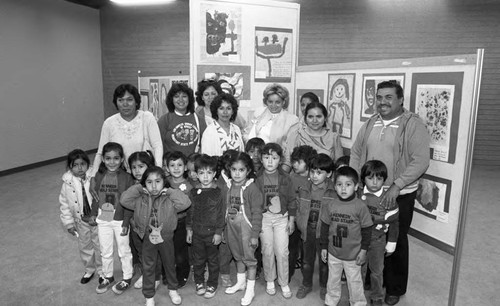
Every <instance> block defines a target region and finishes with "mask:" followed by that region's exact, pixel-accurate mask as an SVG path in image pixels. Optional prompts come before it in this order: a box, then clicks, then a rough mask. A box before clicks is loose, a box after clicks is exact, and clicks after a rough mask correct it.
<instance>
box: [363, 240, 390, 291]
mask: <svg viewBox="0 0 500 306" xmlns="http://www.w3.org/2000/svg"><path fill="white" fill-rule="evenodd" d="M385 241H386V239H385V235H381V236H379V237H373V236H372V239H371V241H370V247H369V248H368V252H367V253H366V264H364V265H363V266H362V267H361V272H362V275H363V279H365V277H366V271H367V268H370V284H371V292H370V299H371V300H373V301H375V300H382V299H384V290H383V288H382V280H383V273H384V256H385Z"/></svg>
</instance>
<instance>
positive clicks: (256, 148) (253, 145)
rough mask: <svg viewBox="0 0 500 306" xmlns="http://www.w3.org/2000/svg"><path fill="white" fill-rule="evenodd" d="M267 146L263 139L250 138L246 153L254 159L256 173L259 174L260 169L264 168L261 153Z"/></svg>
mask: <svg viewBox="0 0 500 306" xmlns="http://www.w3.org/2000/svg"><path fill="white" fill-rule="evenodd" d="M265 144H266V143H265V142H264V140H262V138H259V137H254V138H250V139H249V140H248V141H247V144H246V145H245V152H246V153H247V154H248V155H250V157H251V158H252V161H253V167H254V169H253V170H254V171H255V173H257V172H259V170H260V168H262V162H261V160H260V152H261V151H262V148H263V147H264V145H265Z"/></svg>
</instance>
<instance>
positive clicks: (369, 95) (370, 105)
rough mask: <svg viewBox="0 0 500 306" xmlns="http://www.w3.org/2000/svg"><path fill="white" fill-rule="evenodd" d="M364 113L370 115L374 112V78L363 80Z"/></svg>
mask: <svg viewBox="0 0 500 306" xmlns="http://www.w3.org/2000/svg"><path fill="white" fill-rule="evenodd" d="M365 104H366V105H365V107H366V108H365V111H364V113H365V115H368V116H371V115H373V114H374V113H375V109H374V106H375V80H366V82H365Z"/></svg>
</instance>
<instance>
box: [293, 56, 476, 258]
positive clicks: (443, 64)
mask: <svg viewBox="0 0 500 306" xmlns="http://www.w3.org/2000/svg"><path fill="white" fill-rule="evenodd" d="M476 60H477V55H475V54H468V55H457V56H446V57H429V58H413V59H404V60H387V61H373V62H358V63H346V64H331V65H313V66H302V67H298V69H297V82H296V84H297V91H298V92H305V91H315V92H323V93H324V96H323V97H320V100H321V101H323V103H324V104H325V105H326V106H327V108H328V109H329V110H330V111H333V112H340V113H341V115H343V117H342V116H335V118H334V116H332V118H330V120H332V121H334V124H336V125H338V124H340V125H342V127H343V132H342V133H341V142H342V145H343V146H344V148H351V146H352V144H353V143H354V141H355V139H356V135H357V133H358V131H359V129H360V127H361V126H362V124H363V123H364V121H366V120H367V118H369V117H370V116H372V115H373V113H374V109H373V107H372V105H373V104H374V101H375V100H374V98H375V97H374V89H375V88H376V85H377V84H378V83H379V82H381V81H384V80H395V81H397V82H400V84H401V85H402V86H403V88H404V93H405V94H404V106H405V108H407V109H409V110H411V111H413V112H415V113H417V114H419V115H420V117H421V118H422V119H423V121H424V123H425V124H426V126H427V128H428V131H429V133H430V135H431V148H430V152H429V154H430V156H431V162H430V166H429V169H428V170H427V172H426V174H425V175H424V177H423V178H422V179H421V181H420V186H419V191H418V196H417V201H416V203H415V212H414V214H413V222H412V224H411V227H412V229H413V233H414V234H415V233H416V236H417V237H419V238H422V239H423V240H426V241H427V242H429V243H431V244H434V245H435V246H437V247H439V248H441V249H443V250H445V251H447V252H449V253H453V252H454V247H455V243H456V238H457V229H458V225H459V218H460V214H461V207H462V203H464V201H466V200H467V199H464V196H463V194H466V193H464V190H465V189H467V190H468V183H466V182H467V181H468V177H469V175H470V173H469V172H468V171H467V167H466V166H467V164H468V163H470V162H471V161H472V159H471V158H470V155H469V156H468V152H471V150H472V149H471V148H472V142H471V139H473V136H474V131H475V121H471V118H472V117H474V116H475V114H476V112H477V104H476V103H472V102H473V93H474V90H475V88H474V86H475V84H478V82H475V81H476V78H477V76H476V75H475V72H476ZM479 79H480V76H479ZM339 80H340V81H339ZM336 86H344V88H345V89H346V90H344V93H346V94H344V97H343V99H340V98H338V97H336V95H335V93H336V91H335V87H336ZM372 99H373V100H372ZM348 115H349V116H348ZM337 117H338V118H337ZM469 158H470V159H469ZM464 183H465V184H464Z"/></svg>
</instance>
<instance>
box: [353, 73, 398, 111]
mask: <svg viewBox="0 0 500 306" xmlns="http://www.w3.org/2000/svg"><path fill="white" fill-rule="evenodd" d="M385 81H394V82H396V83H398V84H399V85H401V87H403V90H404V84H405V75H404V74H363V95H362V96H361V97H362V101H361V111H360V116H359V119H360V120H361V121H366V120H367V119H368V118H370V117H371V116H372V115H374V114H376V113H377V107H376V105H375V101H376V95H377V86H378V84H380V83H382V82H385Z"/></svg>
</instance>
